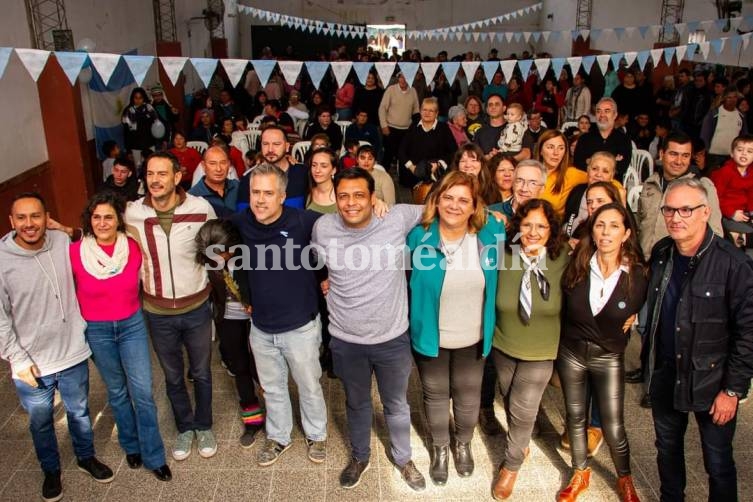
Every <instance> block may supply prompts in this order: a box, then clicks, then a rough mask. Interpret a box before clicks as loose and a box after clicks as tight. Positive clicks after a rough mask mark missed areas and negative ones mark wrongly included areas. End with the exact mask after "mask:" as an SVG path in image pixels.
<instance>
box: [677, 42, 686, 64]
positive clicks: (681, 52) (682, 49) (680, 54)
mask: <svg viewBox="0 0 753 502" xmlns="http://www.w3.org/2000/svg"><path fill="white" fill-rule="evenodd" d="M687 52H688V46H687V45H678V46H677V50H676V56H675V57H676V59H677V64H680V63H682V61H683V59H685V54H686V53H687Z"/></svg>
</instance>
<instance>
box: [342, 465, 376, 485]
mask: <svg viewBox="0 0 753 502" xmlns="http://www.w3.org/2000/svg"><path fill="white" fill-rule="evenodd" d="M368 470H369V461H368V460H367V461H366V462H360V461H358V460H356V459H355V458H351V459H350V463H349V464H348V465H347V466H346V467H345V469H343V472H341V473H340V486H342V487H343V488H348V489H350V488H355V487H356V486H358V483H360V482H361V477H363V473H364V472H366V471H368Z"/></svg>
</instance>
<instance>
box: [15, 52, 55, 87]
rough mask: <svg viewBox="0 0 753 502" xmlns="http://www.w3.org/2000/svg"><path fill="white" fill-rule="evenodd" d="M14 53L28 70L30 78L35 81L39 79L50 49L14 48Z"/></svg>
mask: <svg viewBox="0 0 753 502" xmlns="http://www.w3.org/2000/svg"><path fill="white" fill-rule="evenodd" d="M16 55H17V56H18V57H19V59H21V62H22V63H23V65H24V68H26V71H28V72H29V75H30V76H31V79H32V80H33V81H34V82H36V81H37V80H39V75H41V74H42V70H44V67H45V65H46V64H47V59H48V58H49V57H50V51H42V50H39V49H16Z"/></svg>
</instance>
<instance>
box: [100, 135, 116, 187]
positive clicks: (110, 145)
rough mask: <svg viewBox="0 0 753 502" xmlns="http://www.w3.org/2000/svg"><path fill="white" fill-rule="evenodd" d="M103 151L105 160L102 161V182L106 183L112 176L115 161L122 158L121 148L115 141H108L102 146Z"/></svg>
mask: <svg viewBox="0 0 753 502" xmlns="http://www.w3.org/2000/svg"><path fill="white" fill-rule="evenodd" d="M102 151H103V152H104V153H105V160H103V161H102V181H105V180H107V177H108V176H110V175H111V174H112V166H113V164H114V163H115V159H117V158H118V157H120V147H119V146H118V144H117V143H116V142H115V141H112V140H108V141H105V142H104V144H103V145H102Z"/></svg>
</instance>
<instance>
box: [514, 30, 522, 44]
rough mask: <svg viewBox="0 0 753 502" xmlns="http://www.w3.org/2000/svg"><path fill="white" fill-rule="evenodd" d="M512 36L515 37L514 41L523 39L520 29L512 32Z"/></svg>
mask: <svg viewBox="0 0 753 502" xmlns="http://www.w3.org/2000/svg"><path fill="white" fill-rule="evenodd" d="M512 38H514V39H515V41H516V42H520V41H521V40H523V32H522V31H516V32H515V33H513V34H512Z"/></svg>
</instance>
